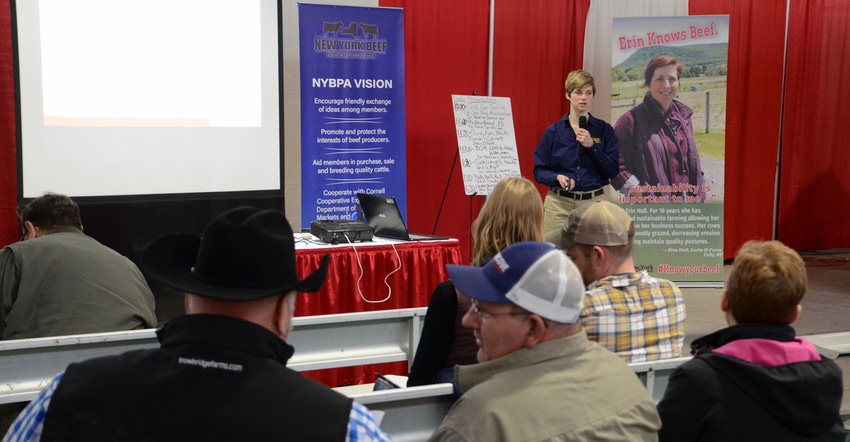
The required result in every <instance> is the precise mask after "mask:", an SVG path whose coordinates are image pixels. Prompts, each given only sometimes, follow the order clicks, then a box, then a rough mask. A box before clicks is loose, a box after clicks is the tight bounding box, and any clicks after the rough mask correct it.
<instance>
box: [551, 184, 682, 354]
mask: <svg viewBox="0 0 850 442" xmlns="http://www.w3.org/2000/svg"><path fill="white" fill-rule="evenodd" d="M634 236H635V223H634V221H633V220H632V217H631V216H629V214H628V213H626V211H625V210H623V209H622V208H621V207H620V206H618V205H616V204H614V203H611V202H609V201H592V202H590V203H588V204H585V205H583V206H581V207H579V208H578V209H576V210H574V211H573V212H572V213H570V215H569V217H568V218H567V222H566V224H564V227H563V229H561V230H560V231H556V232H555V233H554V234H548V235H547V240H549V241H550V242H554V243H557V244H560V245H561V247H562V248H563V249H564V250H565V251H566V252H567V255H568V256H569V257H570V258H571V259H572V260H573V262H575V263H576V265H577V266H578V268H579V270H580V271H581V276H582V279H583V280H584V283H585V285H587V294H586V295H585V300H584V311H582V314H581V323H582V325H583V326H584V329H585V330H586V331H587V336H588V338H589V339H590V340H591V341H596V342H598V343H600V344H602V346H603V347H606V348H608V349H609V350H611V351H613V352H614V353H617V354H618V355H619V356H620V357H622V358H623V359H624V360H625V361H626V362H641V361H653V360H657V359H668V358H678V357H681V356H682V347H683V345H684V342H685V301H684V300H683V298H682V292H681V291H680V290H679V287H677V286H676V284H674V283H672V282H670V281H668V280H666V279H661V278H655V277H652V276H650V275H649V274H648V273H647V272H646V270H642V271H640V272H636V271H635V264H634V260H633V258H632V249H633V247H634Z"/></svg>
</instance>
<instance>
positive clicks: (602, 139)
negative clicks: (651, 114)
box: [534, 112, 620, 192]
mask: <svg viewBox="0 0 850 442" xmlns="http://www.w3.org/2000/svg"><path fill="white" fill-rule="evenodd" d="M569 117H570V114H569V112H568V113H567V114H565V115H564V116H563V117H562V118H561V119H560V120H558V121H556V122H555V123H554V124H552V125H551V126H549V127H547V128H546V131H545V132H544V133H543V137H542V138H540V142H539V143H537V149H535V151H534V179H535V180H537V182H538V183H540V184H544V185H547V186H549V187H558V188H560V187H561V186H560V184H558V179H557V176H558V175H566V176H568V177H570V178H572V179H574V180H575V182H576V185H575V188H574V189H572V190H577V191H582V192H584V191H588V190H596V189H598V188H600V187H602V186H604V185H606V184H608V183H610V181H611V178H614V177H615V176H617V172H618V171H619V168H620V144H619V143H618V142H617V135H616V134H614V128H613V127H611V125H610V124H608V123H606V122H604V121H602V120H600V119H598V118H595V117H594V116H593V115H589V118H588V120H587V130H588V132H590V136H591V137H593V147H590V148H583V147H582V146H581V145H580V144H579V142H578V141H577V140H576V133H575V131H574V130H573V127H572V126H571V125H570V120H569ZM579 149H584V152H582V155H579Z"/></svg>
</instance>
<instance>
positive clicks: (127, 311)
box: [0, 193, 157, 433]
mask: <svg viewBox="0 0 850 442" xmlns="http://www.w3.org/2000/svg"><path fill="white" fill-rule="evenodd" d="M18 221H19V226H20V233H21V240H20V241H19V242H17V243H14V244H10V245H8V246H6V247H5V248H3V249H2V250H0V340H9V339H28V338H44V337H48V336H64V335H74V334H82V333H99V332H109V331H118V330H133V329H138V328H153V327H156V325H157V320H156V314H155V310H154V303H155V301H154V296H153V293H152V292H151V290H150V288H149V287H148V284H147V282H146V281H145V278H144V276H143V275H142V272H140V271H139V269H138V267H136V265H135V264H133V262H132V261H130V260H129V259H128V258H126V257H124V256H122V255H121V254H119V253H118V252H116V251H114V250H112V249H110V248H108V247H106V246H104V245H103V244H101V243H99V242H97V241H96V240H95V239H94V238H92V237H90V236H88V235H85V234H84V233H83V226H82V223H81V221H80V208H79V206H77V203H76V202H74V201H73V200H72V199H71V198H69V197H67V196H65V195H60V194H56V193H46V194H44V195H43V196H41V197H38V198H35V199H33V200H32V201H31V202H30V203H29V204H27V205H26V207H24V209H23V210H22V211H21V213H19V215H18ZM0 370H2V369H0ZM25 405H26V404H25V403H9V404H0V433H5V431H6V429H8V428H9V425H10V424H11V423H12V421H13V420H14V419H15V417H16V416H17V415H18V412H20V411H21V410H22V409H23V408H24V406H25Z"/></svg>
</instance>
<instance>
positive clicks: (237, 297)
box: [141, 234, 330, 301]
mask: <svg viewBox="0 0 850 442" xmlns="http://www.w3.org/2000/svg"><path fill="white" fill-rule="evenodd" d="M200 245H201V238H199V237H197V236H193V235H187V234H173V235H168V236H165V237H162V238H160V239H158V240H156V241H154V242H153V243H151V244H150V245H149V246H148V248H147V249H146V250H145V252H144V254H142V260H141V268H142V271H144V272H145V274H146V275H147V276H148V277H150V278H151V279H153V280H155V281H158V282H160V283H162V284H165V285H167V286H169V287H171V288H174V289H177V290H181V291H183V292H186V293H191V294H194V295H200V296H206V297H210V298H216V299H223V300H228V301H251V300H255V299H262V298H267V297H269V296H274V295H278V294H283V293H288V292H291V291H297V292H317V291H319V290H320V289H321V288H322V285H323V284H324V282H325V278H326V276H327V273H328V264H329V262H330V254H327V255H325V256H324V258H322V263H321V264H320V265H319V268H318V269H316V270H315V271H313V273H312V274H310V276H308V277H307V278H305V279H303V280H299V279H297V278H296V281H295V282H294V283H291V284H287V285H278V286H271V287H229V286H222V285H218V284H213V283H210V282H208V281H205V280H203V279H201V278H198V277H197V276H196V275H194V274H193V273H192V267H193V266H194V265H195V258H196V257H197V255H198V249H199V248H200Z"/></svg>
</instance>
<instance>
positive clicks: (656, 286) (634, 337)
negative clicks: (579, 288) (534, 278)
mask: <svg viewBox="0 0 850 442" xmlns="http://www.w3.org/2000/svg"><path fill="white" fill-rule="evenodd" d="M581 322H582V325H583V326H584V328H585V330H587V337H588V338H589V339H590V340H591V341H596V342H598V343H599V344H601V345H602V346H603V347H606V348H608V349H609V350H611V351H613V352H614V353H617V355H619V356H620V357H621V358H623V359H624V360H625V361H626V362H641V361H654V360H657V359H669V358H678V357H681V356H682V346H683V345H684V342H685V302H684V300H683V299H682V292H681V291H679V288H678V287H676V285H675V284H673V283H672V282H670V281H667V280H666V279H657V278H654V277H652V276H649V274H648V273H647V272H646V271H642V272H639V273H629V274H622V275H613V276H607V277H605V278H602V279H600V280H598V281H596V282H594V283H592V284H590V285H589V286H588V287H587V292H586V293H585V297H584V310H583V311H582V314H581Z"/></svg>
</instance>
